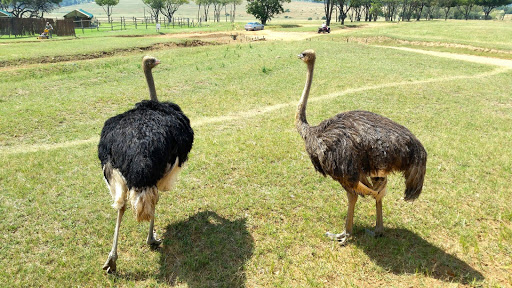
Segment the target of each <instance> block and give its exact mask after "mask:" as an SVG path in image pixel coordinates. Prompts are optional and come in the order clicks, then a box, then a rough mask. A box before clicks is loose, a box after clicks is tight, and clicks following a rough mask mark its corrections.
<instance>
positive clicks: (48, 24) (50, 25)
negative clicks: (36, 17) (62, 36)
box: [44, 22, 53, 38]
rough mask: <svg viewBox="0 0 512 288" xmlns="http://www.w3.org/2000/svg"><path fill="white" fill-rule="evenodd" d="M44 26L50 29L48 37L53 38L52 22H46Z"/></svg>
mask: <svg viewBox="0 0 512 288" xmlns="http://www.w3.org/2000/svg"><path fill="white" fill-rule="evenodd" d="M44 28H45V29H47V30H48V37H50V38H52V34H53V26H52V24H50V22H46V26H45V27H44Z"/></svg>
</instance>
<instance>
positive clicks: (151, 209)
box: [130, 187, 159, 222]
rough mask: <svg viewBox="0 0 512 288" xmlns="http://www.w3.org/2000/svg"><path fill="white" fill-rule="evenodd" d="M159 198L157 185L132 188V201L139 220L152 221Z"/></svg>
mask: <svg viewBox="0 0 512 288" xmlns="http://www.w3.org/2000/svg"><path fill="white" fill-rule="evenodd" d="M158 198H159V195H158V189H157V188H156V187H145V188H132V189H130V202H131V204H132V208H133V210H134V211H135V215H136V217H137V221H139V222H140V221H150V220H151V219H153V216H154V215H155V206H156V203H158Z"/></svg>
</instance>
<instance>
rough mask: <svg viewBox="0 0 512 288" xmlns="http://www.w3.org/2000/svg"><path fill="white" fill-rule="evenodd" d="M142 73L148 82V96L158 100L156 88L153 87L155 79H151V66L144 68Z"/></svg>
mask: <svg viewBox="0 0 512 288" xmlns="http://www.w3.org/2000/svg"><path fill="white" fill-rule="evenodd" d="M144 75H146V81H147V82H148V88H149V96H150V97H151V100H153V101H158V98H157V97H156V89H155V81H154V80H153V73H151V68H146V67H145V68H144Z"/></svg>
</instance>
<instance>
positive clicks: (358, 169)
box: [303, 111, 427, 200]
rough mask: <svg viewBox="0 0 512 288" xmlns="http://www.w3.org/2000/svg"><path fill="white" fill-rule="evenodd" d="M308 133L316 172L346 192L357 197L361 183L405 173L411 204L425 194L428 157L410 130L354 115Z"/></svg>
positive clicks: (366, 115)
mask: <svg viewBox="0 0 512 288" xmlns="http://www.w3.org/2000/svg"><path fill="white" fill-rule="evenodd" d="M304 132H305V133H304V135H303V138H304V141H305V146H306V151H307V152H308V154H309V156H310V159H311V162H312V163H313V165H314V167H315V169H316V170H317V171H318V172H320V173H322V174H323V175H324V176H326V175H329V176H331V177H332V178H333V179H334V180H336V181H338V182H339V183H340V184H341V185H342V186H343V188H345V189H346V190H349V191H350V190H351V191H354V190H355V187H356V186H357V184H358V182H359V181H361V182H363V183H364V181H366V180H365V179H362V178H368V177H372V176H373V175H379V174H383V173H384V174H388V173H392V172H402V173H404V175H406V179H407V180H406V184H407V182H408V184H409V185H407V189H406V198H407V200H413V199H415V198H417V196H419V194H420V193H421V189H422V186H423V175H424V174H425V167H426V158H427V153H426V151H425V149H424V148H423V146H422V145H421V143H420V142H419V141H418V139H416V137H415V136H414V135H413V134H412V133H411V132H410V131H409V130H408V129H407V128H405V127H404V126H402V125H400V124H397V123H395V122H393V121H392V120H390V119H388V118H386V117H383V116H381V115H378V114H375V113H372V112H368V111H349V112H345V113H340V114H338V115H336V116H334V117H332V118H330V119H327V120H325V121H323V122H321V123H320V124H319V125H318V126H312V127H309V129H306V130H305V131H304ZM411 176H412V177H413V178H414V179H408V178H411ZM367 183H368V182H367Z"/></svg>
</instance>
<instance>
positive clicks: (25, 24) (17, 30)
mask: <svg viewBox="0 0 512 288" xmlns="http://www.w3.org/2000/svg"><path fill="white" fill-rule="evenodd" d="M46 22H49V23H50V24H51V25H52V26H53V35H58V36H75V27H74V25H73V21H72V20H56V21H55V20H53V19H51V18H14V17H13V18H0V36H3V35H9V37H11V36H14V37H17V36H31V35H39V34H41V33H42V32H43V31H44V29H45V26H46Z"/></svg>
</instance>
